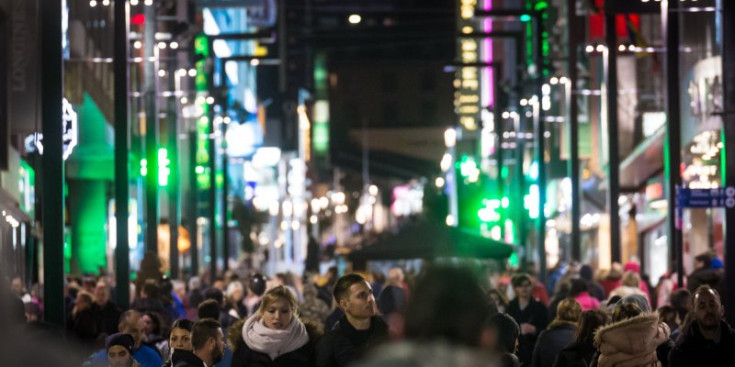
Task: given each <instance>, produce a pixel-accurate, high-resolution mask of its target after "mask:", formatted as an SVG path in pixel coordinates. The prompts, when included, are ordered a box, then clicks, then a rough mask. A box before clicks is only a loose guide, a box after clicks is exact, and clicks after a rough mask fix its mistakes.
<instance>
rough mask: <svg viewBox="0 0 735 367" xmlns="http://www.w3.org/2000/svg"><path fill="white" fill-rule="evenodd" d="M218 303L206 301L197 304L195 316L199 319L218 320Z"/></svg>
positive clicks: (211, 300) (210, 300)
mask: <svg viewBox="0 0 735 367" xmlns="http://www.w3.org/2000/svg"><path fill="white" fill-rule="evenodd" d="M219 311H220V308H219V303H217V301H215V300H213V299H208V300H206V301H204V302H202V303H200V304H199V307H197V316H198V317H199V319H200V320H201V319H214V320H218V319H219Z"/></svg>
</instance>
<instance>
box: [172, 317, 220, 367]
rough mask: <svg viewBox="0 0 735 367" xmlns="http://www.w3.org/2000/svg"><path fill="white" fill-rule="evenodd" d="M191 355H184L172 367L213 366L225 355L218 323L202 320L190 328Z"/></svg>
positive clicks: (211, 320)
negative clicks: (192, 349)
mask: <svg viewBox="0 0 735 367" xmlns="http://www.w3.org/2000/svg"><path fill="white" fill-rule="evenodd" d="M191 346H192V347H193V348H194V351H193V353H186V354H183V355H181V356H180V359H178V360H177V361H175V362H174V367H206V366H214V365H215V364H216V363H217V362H219V361H220V360H221V359H222V356H223V355H224V353H225V340H224V334H222V328H221V325H220V323H219V322H217V321H215V320H213V319H204V320H200V321H197V322H196V323H194V326H193V327H192V328H191Z"/></svg>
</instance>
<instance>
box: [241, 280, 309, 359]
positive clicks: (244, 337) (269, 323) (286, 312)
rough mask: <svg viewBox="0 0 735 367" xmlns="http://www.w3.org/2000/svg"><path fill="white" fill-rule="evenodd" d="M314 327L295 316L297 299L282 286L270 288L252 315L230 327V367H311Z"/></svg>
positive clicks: (296, 313) (296, 314)
mask: <svg viewBox="0 0 735 367" xmlns="http://www.w3.org/2000/svg"><path fill="white" fill-rule="evenodd" d="M318 336H319V335H318V331H317V328H316V327H315V326H314V325H312V324H305V323H304V322H302V321H301V320H300V319H299V318H298V306H297V300H296V297H295V296H294V294H293V292H292V291H291V290H289V289H288V288H287V287H286V286H284V285H279V286H276V287H274V288H271V289H269V290H268V291H267V292H265V294H264V295H263V299H262V302H261V304H260V308H259V309H258V310H257V311H256V312H255V314H254V315H253V316H251V317H250V318H248V319H247V320H245V321H243V322H242V323H236V324H235V325H233V327H232V328H230V331H229V332H228V335H227V338H228V342H229V344H230V348H231V349H232V350H233V357H232V364H231V367H259V366H278V367H288V366H294V367H299V366H304V367H309V366H313V365H314V363H315V361H314V347H315V343H316V339H317V338H318Z"/></svg>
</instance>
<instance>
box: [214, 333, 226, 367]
mask: <svg viewBox="0 0 735 367" xmlns="http://www.w3.org/2000/svg"><path fill="white" fill-rule="evenodd" d="M224 356H225V335H224V334H222V329H218V330H217V340H216V343H215V345H214V348H212V354H211V358H212V364H217V363H218V362H219V361H221V360H222V357H224Z"/></svg>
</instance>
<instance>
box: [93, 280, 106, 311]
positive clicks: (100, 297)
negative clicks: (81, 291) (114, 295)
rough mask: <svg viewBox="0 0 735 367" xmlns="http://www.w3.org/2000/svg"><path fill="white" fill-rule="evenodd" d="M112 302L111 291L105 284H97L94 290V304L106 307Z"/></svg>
mask: <svg viewBox="0 0 735 367" xmlns="http://www.w3.org/2000/svg"><path fill="white" fill-rule="evenodd" d="M109 300H110V291H109V290H108V289H107V286H105V285H104V284H97V287H95V288H94V303H96V304H98V305H100V306H104V305H106V304H107V302H108V301H109Z"/></svg>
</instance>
